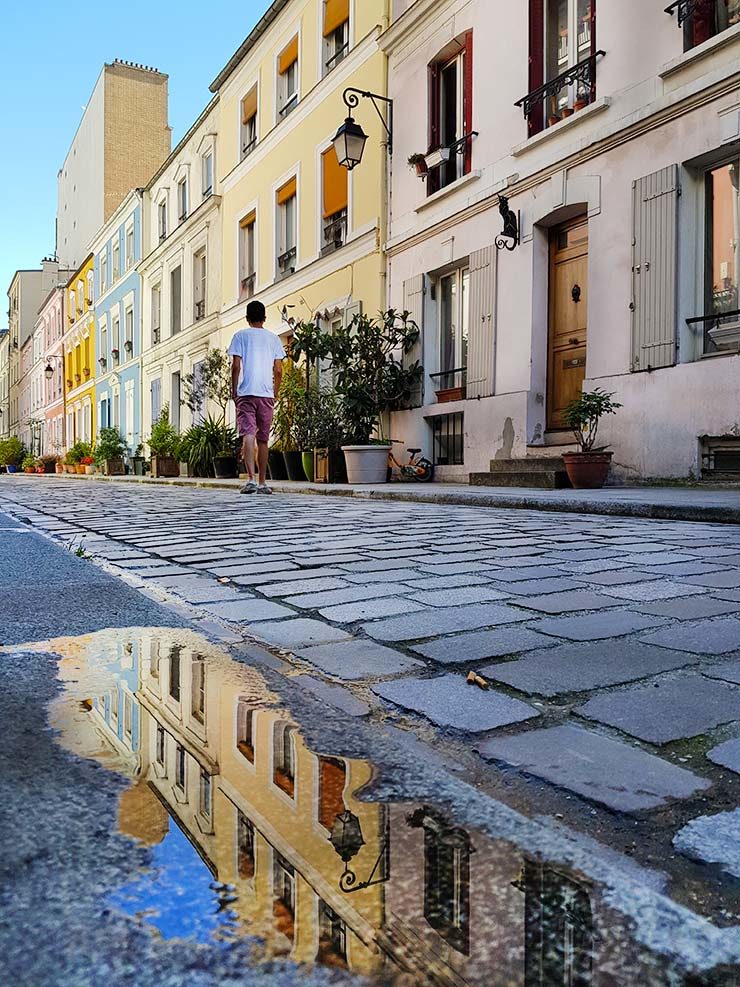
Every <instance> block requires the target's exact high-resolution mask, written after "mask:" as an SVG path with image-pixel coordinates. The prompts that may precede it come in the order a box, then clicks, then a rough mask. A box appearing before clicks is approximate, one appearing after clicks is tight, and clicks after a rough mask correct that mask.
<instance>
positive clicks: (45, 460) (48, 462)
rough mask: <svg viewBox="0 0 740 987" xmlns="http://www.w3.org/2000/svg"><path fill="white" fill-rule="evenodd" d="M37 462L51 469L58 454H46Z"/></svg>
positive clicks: (56, 461)
mask: <svg viewBox="0 0 740 987" xmlns="http://www.w3.org/2000/svg"><path fill="white" fill-rule="evenodd" d="M39 462H40V463H41V465H42V466H43V467H44V469H45V470H52V469H54V467H55V466H56V464H57V463H58V462H59V456H54V455H46V456H42V457H41V458H40V459H39Z"/></svg>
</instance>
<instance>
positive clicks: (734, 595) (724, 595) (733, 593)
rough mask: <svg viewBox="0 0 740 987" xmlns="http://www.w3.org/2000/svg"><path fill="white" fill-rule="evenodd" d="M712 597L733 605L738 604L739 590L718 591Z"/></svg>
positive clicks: (739, 600) (739, 601)
mask: <svg viewBox="0 0 740 987" xmlns="http://www.w3.org/2000/svg"><path fill="white" fill-rule="evenodd" d="M714 595H715V596H716V597H717V598H718V599H720V600H732V602H733V603H740V589H718V590H717V592H716V593H715V594H714Z"/></svg>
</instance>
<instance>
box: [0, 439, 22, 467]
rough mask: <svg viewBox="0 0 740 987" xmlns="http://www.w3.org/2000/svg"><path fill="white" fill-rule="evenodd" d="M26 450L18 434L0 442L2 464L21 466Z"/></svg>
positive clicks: (0, 463) (0, 462) (0, 461)
mask: <svg viewBox="0 0 740 987" xmlns="http://www.w3.org/2000/svg"><path fill="white" fill-rule="evenodd" d="M25 455H26V450H25V448H24V445H23V443H22V442H21V440H20V439H19V438H18V436H17V435H11V437H10V438H9V439H4V440H3V441H2V442H0V466H20V465H21V463H22V462H23V457H24V456H25Z"/></svg>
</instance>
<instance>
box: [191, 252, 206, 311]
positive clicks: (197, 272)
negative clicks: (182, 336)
mask: <svg viewBox="0 0 740 987" xmlns="http://www.w3.org/2000/svg"><path fill="white" fill-rule="evenodd" d="M206 272H207V266H206V252H205V250H201V251H200V253H198V254H196V255H195V256H194V257H193V312H194V315H195V321H196V322H200V320H201V319H205V317H206Z"/></svg>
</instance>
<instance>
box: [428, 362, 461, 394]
mask: <svg viewBox="0 0 740 987" xmlns="http://www.w3.org/2000/svg"><path fill="white" fill-rule="evenodd" d="M429 378H430V380H433V381H435V385H434V389H435V391H436V393H437V400H438V401H459V400H462V399H463V398H464V397H465V392H466V388H467V383H468V368H467V367H456V368H455V369H454V370H442V371H440V372H439V373H437V374H429Z"/></svg>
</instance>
